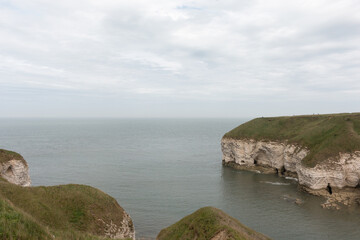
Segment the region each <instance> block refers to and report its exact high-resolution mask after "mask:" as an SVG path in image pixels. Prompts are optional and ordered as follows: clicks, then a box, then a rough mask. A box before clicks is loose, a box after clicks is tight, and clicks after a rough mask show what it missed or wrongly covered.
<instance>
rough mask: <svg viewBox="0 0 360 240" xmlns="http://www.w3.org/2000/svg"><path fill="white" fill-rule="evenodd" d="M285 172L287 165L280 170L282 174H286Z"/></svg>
mask: <svg viewBox="0 0 360 240" xmlns="http://www.w3.org/2000/svg"><path fill="white" fill-rule="evenodd" d="M285 172H286V169H285V167H284V166H282V167H281V171H280V173H281V175H284V174H285Z"/></svg>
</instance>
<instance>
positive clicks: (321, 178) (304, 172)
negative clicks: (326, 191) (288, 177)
mask: <svg viewBox="0 0 360 240" xmlns="http://www.w3.org/2000/svg"><path fill="white" fill-rule="evenodd" d="M297 173H298V177H299V183H300V184H302V185H305V186H307V187H309V188H311V189H322V188H326V187H327V185H328V184H330V186H331V187H337V188H344V187H356V186H357V185H358V184H359V181H360V151H357V152H354V153H339V157H338V158H336V159H328V160H326V161H325V162H322V163H321V164H318V165H316V166H315V167H314V168H307V167H304V166H302V165H298V168H297Z"/></svg>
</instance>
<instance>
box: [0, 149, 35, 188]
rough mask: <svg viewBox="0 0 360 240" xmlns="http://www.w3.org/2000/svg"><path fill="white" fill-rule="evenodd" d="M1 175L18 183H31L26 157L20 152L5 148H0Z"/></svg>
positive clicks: (28, 184) (26, 185) (22, 184)
mask: <svg viewBox="0 0 360 240" xmlns="http://www.w3.org/2000/svg"><path fill="white" fill-rule="evenodd" d="M0 176H1V177H3V178H4V179H6V180H7V181H8V182H10V183H13V184H16V185H20V186H23V187H28V186H30V185H31V180H30V175H29V167H28V165H27V163H26V161H25V160H24V158H23V157H22V156H21V155H20V154H18V153H15V152H11V151H7V150H4V149H0Z"/></svg>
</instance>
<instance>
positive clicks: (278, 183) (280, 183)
mask: <svg viewBox="0 0 360 240" xmlns="http://www.w3.org/2000/svg"><path fill="white" fill-rule="evenodd" d="M260 182H261V183H266V184H271V185H290V183H282V182H268V181H260Z"/></svg>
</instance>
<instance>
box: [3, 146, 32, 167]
mask: <svg viewBox="0 0 360 240" xmlns="http://www.w3.org/2000/svg"><path fill="white" fill-rule="evenodd" d="M13 159H16V160H21V161H22V162H24V163H25V164H26V165H27V163H26V161H25V160H24V158H23V157H22V156H21V155H20V154H18V153H16V152H12V151H8V150H5V149H0V164H1V163H4V162H7V161H10V160H13Z"/></svg>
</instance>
